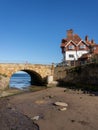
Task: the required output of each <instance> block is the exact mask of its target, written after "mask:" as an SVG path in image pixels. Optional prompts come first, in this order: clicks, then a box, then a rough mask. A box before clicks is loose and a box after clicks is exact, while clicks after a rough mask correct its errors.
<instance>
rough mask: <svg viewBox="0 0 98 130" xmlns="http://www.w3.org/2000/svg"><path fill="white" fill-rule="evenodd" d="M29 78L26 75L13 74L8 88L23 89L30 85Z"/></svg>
mask: <svg viewBox="0 0 98 130" xmlns="http://www.w3.org/2000/svg"><path fill="white" fill-rule="evenodd" d="M30 82H31V77H30V76H29V75H28V74H27V73H15V74H13V75H12V77H11V79H10V83H9V85H10V87H11V88H18V89H25V88H27V87H29V86H30V85H31V83H30Z"/></svg>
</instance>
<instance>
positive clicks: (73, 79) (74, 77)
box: [54, 63, 98, 86]
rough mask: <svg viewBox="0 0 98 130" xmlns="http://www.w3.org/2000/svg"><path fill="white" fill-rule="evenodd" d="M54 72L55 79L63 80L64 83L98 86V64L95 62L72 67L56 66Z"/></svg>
mask: <svg viewBox="0 0 98 130" xmlns="http://www.w3.org/2000/svg"><path fill="white" fill-rule="evenodd" d="M54 72H55V73H54V77H55V80H58V81H60V82H62V83H63V84H64V85H68V84H74V85H81V86H82V85H84V86H85V85H89V86H98V64H95V63H92V64H87V65H83V66H78V67H73V68H70V69H68V68H65V67H61V68H60V67H56V68H55V71H54Z"/></svg>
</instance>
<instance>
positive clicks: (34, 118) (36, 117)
mask: <svg viewBox="0 0 98 130" xmlns="http://www.w3.org/2000/svg"><path fill="white" fill-rule="evenodd" d="M31 119H32V120H36V121H38V120H39V116H34V117H33V118H31Z"/></svg>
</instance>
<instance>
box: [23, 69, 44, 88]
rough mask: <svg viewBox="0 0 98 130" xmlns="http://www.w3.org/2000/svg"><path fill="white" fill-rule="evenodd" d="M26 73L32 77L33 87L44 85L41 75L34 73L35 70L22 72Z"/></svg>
mask: <svg viewBox="0 0 98 130" xmlns="http://www.w3.org/2000/svg"><path fill="white" fill-rule="evenodd" d="M21 71H24V72H26V73H28V74H29V75H30V77H31V85H42V84H43V79H42V77H41V75H40V74H38V73H37V72H35V71H33V70H26V69H25V70H21Z"/></svg>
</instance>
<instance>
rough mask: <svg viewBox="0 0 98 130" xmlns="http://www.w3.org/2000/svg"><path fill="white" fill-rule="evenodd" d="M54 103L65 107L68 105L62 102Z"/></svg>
mask: <svg viewBox="0 0 98 130" xmlns="http://www.w3.org/2000/svg"><path fill="white" fill-rule="evenodd" d="M54 105H56V106H62V107H67V106H68V104H67V103H64V102H55V103H54Z"/></svg>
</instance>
